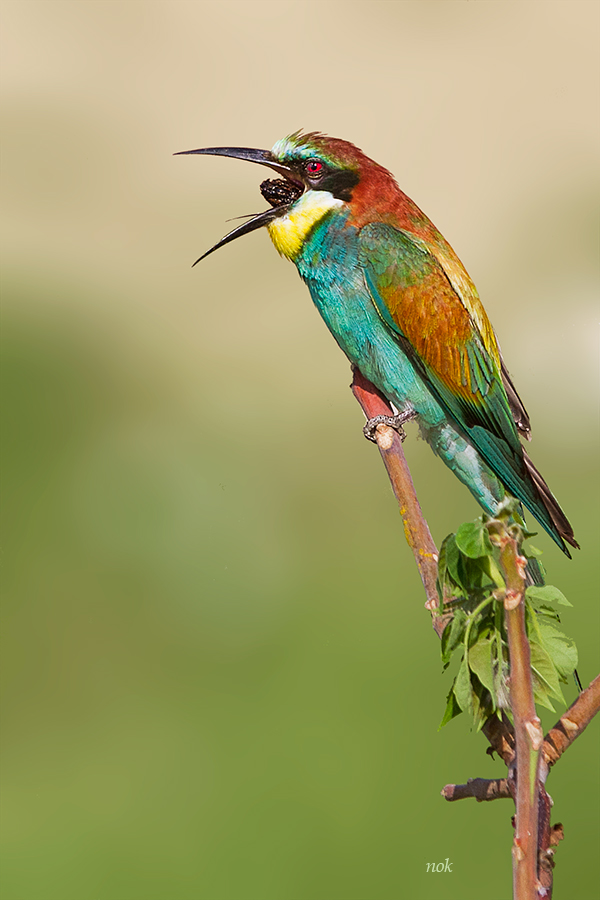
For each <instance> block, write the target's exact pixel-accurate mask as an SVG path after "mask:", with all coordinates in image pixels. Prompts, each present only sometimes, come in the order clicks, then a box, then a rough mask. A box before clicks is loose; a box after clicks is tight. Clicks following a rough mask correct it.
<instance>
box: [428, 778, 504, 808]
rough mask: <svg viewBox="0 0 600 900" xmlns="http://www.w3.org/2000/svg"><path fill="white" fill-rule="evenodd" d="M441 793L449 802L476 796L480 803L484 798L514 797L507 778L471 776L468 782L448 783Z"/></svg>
mask: <svg viewBox="0 0 600 900" xmlns="http://www.w3.org/2000/svg"><path fill="white" fill-rule="evenodd" d="M440 793H441V795H442V797H443V798H444V800H448V802H452V801H454V800H465V799H466V798H467V797H475V799H476V800H477V802H478V803H482V802H483V801H484V800H501V799H504V798H508V799H510V798H511V797H512V794H511V791H510V787H509V786H508V780H507V779H506V778H469V780H468V781H467V783H466V784H447V785H446V786H445V787H444V788H442V790H441V792H440Z"/></svg>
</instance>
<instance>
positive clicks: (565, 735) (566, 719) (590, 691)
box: [542, 675, 600, 769]
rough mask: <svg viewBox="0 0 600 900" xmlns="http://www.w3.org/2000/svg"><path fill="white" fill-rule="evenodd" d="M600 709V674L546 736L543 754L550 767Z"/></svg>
mask: <svg viewBox="0 0 600 900" xmlns="http://www.w3.org/2000/svg"><path fill="white" fill-rule="evenodd" d="M599 710H600V675H597V676H596V677H595V678H594V680H593V681H592V682H591V684H590V685H589V687H587V688H586V689H585V691H582V692H581V694H580V695H579V697H578V698H577V700H575V702H574V703H572V704H571V706H570V707H569V708H568V710H567V711H566V713H564V714H563V715H562V716H561V717H560V719H559V720H558V722H557V723H556V725H554V726H553V727H552V728H551V729H550V731H549V732H548V734H547V735H546V737H545V738H544V744H543V747H542V756H543V760H544V764H545V766H547V768H548V769H549V768H550V767H551V766H553V765H554V764H555V763H556V762H557V761H558V760H559V759H560V757H561V756H562V755H563V753H564V752H565V750H567V748H568V747H570V746H571V744H572V743H573V741H574V740H575V738H577V737H579V735H580V734H581V733H582V732H583V731H585V729H586V728H587V726H588V725H589V724H590V722H591V721H592V719H593V718H594V716H595V715H596V713H597V712H598V711H599Z"/></svg>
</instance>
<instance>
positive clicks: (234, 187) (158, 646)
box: [2, 0, 599, 900]
mask: <svg viewBox="0 0 600 900" xmlns="http://www.w3.org/2000/svg"><path fill="white" fill-rule="evenodd" d="M598 11H599V6H598V4H596V3H591V2H577V0H568V2H556V3H555V2H487V3H479V2H469V3H467V2H373V0H371V2H322V3H312V2H303V0H297V2H218V3H217V2H145V0H141V2H120V3H117V2H81V0H79V2H54V0H46V2H36V0H33V2H16V3H14V2H4V3H3V6H2V17H3V23H2V31H3V48H2V66H3V77H2V98H3V117H4V119H3V138H4V156H3V184H4V187H3V195H4V197H3V199H4V203H3V206H4V224H3V246H4V275H3V303H4V327H3V340H4V350H3V363H4V376H3V386H4V392H5V401H4V408H5V424H4V451H5V461H4V485H5V501H4V514H5V528H4V538H3V541H4V552H3V567H4V579H5V590H4V595H5V600H4V613H3V616H4V624H3V633H4V636H5V638H4V641H5V643H4V667H5V668H4V677H3V688H4V717H3V740H4V751H3V754H4V755H3V765H2V775H3V780H4V788H3V804H4V807H3V826H4V844H3V847H4V851H3V852H4V857H3V859H4V861H3V865H2V875H3V897H4V900H163V898H165V900H171V898H172V900H196V898H198V900H205V898H206V900H395V898H401V897H410V898H424V900H469V898H480V897H481V896H483V895H484V894H485V896H486V897H488V898H490V900H505V898H509V897H510V892H511V888H510V885H511V872H510V842H511V827H510V815H511V808H509V805H508V804H501V803H498V804H489V805H476V804H475V803H472V802H465V803H458V804H447V803H444V802H443V801H442V799H441V798H440V796H439V791H440V789H441V788H442V786H443V785H444V784H445V783H446V782H449V781H464V780H466V779H467V778H468V777H471V776H490V777H491V776H494V775H500V774H501V773H502V772H503V766H502V764H501V763H500V762H499V761H498V760H495V761H492V760H491V759H490V758H489V757H487V756H486V755H485V749H486V746H487V744H486V742H485V740H484V738H483V737H482V736H478V735H475V734H473V733H471V732H470V730H469V722H468V721H467V720H466V717H464V716H463V717H460V718H459V719H457V720H456V721H454V722H452V723H451V724H450V725H449V726H448V727H447V728H445V729H444V730H443V731H442V732H440V733H438V731H437V726H438V723H439V721H440V719H441V716H442V713H443V709H444V702H445V694H446V692H447V690H448V687H449V684H450V675H449V673H447V674H446V675H445V676H442V674H441V664H440V660H439V646H438V641H437V639H436V638H435V636H434V634H433V632H432V629H431V625H430V622H429V617H428V615H427V614H426V613H425V611H424V610H423V600H424V598H423V595H422V591H421V588H420V584H419V581H418V577H417V574H416V572H415V567H414V564H413V561H412V559H411V556H410V554H409V552H408V550H407V548H406V546H405V542H404V537H403V534H402V528H401V522H400V519H399V516H398V512H397V508H396V505H395V502H394V500H393V497H392V495H391V493H390V490H389V486H388V484H387V482H386V477H385V475H384V472H383V467H382V465H381V462H380V460H379V458H378V454H377V452H376V450H375V449H374V448H373V447H372V446H371V445H369V444H368V443H367V442H366V441H365V440H364V439H363V437H362V434H361V425H362V417H361V414H360V411H359V409H358V407H357V405H356V403H355V402H354V400H353V399H352V397H351V395H350V392H349V390H348V384H349V380H350V374H349V368H348V364H347V362H346V360H345V359H344V357H343V356H342V354H341V353H340V352H339V351H338V350H337V348H336V347H335V345H334V343H333V341H332V340H331V338H330V337H329V335H328V333H327V331H326V329H325V327H324V326H323V324H322V323H321V322H320V320H319V318H318V316H317V314H316V312H315V310H314V309H313V308H312V305H311V302H310V299H309V296H308V293H307V291H306V289H305V288H304V287H303V285H302V284H301V283H300V281H299V279H298V278H297V276H296V274H295V271H294V269H293V267H292V266H290V265H289V264H288V263H285V262H284V261H282V260H280V259H279V258H278V256H277V254H276V253H275V251H274V250H273V248H272V246H271V244H270V241H269V240H268V237H267V235H266V234H265V233H258V234H255V235H252V236H250V237H248V238H246V239H244V240H243V241H240V242H239V243H236V244H235V245H232V246H231V247H227V248H226V249H224V250H222V251H220V253H219V254H216V255H215V256H213V257H211V258H210V259H208V260H207V261H206V262H204V263H203V264H202V265H201V266H199V267H197V268H195V269H193V270H192V269H190V264H191V263H192V262H193V260H194V259H196V257H197V256H199V255H200V253H201V252H203V251H204V250H206V249H207V248H208V247H209V246H211V245H212V244H213V243H214V242H215V241H216V240H217V239H218V238H219V237H220V236H221V235H222V234H224V233H225V231H226V230H227V229H228V228H230V227H231V226H228V225H227V224H226V221H225V220H226V219H228V218H230V217H233V216H237V215H240V214H242V213H251V212H257V211H259V210H261V209H262V208H264V201H263V200H262V198H261V197H260V196H259V192H258V184H259V181H260V180H262V178H263V177H264V175H263V174H262V173H261V172H259V170H257V169H256V168H255V167H252V166H246V165H243V164H241V163H238V162H235V161H231V160H219V159H199V158H193V157H192V158H178V159H175V158H173V157H172V155H171V154H172V153H173V152H174V151H178V150H186V149H189V148H192V147H199V146H210V145H227V144H231V145H245V146H250V147H252V146H256V147H264V148H268V147H270V146H271V145H272V144H273V143H274V142H275V140H276V139H278V138H280V137H282V136H284V135H285V134H287V133H289V132H290V131H293V130H295V129H297V128H300V127H304V128H306V129H309V130H315V129H320V130H323V131H326V132H328V133H330V134H333V135H336V136H339V137H344V138H347V139H349V140H352V141H354V142H355V143H357V144H358V145H359V146H361V147H362V148H363V149H364V150H365V151H366V152H367V153H369V155H372V156H373V157H374V158H375V159H377V160H378V161H380V162H382V163H383V164H385V165H387V166H388V167H389V168H391V169H392V170H393V171H394V172H395V174H396V175H397V177H398V179H399V181H400V184H401V186H402V187H403V188H404V189H405V190H406V191H407V193H408V194H409V195H410V196H412V197H413V198H414V199H415V200H416V202H417V203H418V204H419V205H420V206H421V207H422V208H423V209H424V210H425V211H426V212H427V213H428V214H429V215H430V216H431V218H432V219H433V221H434V222H435V223H436V225H437V226H438V227H439V228H440V229H441V230H442V232H443V233H444V234H445V235H446V237H447V238H448V239H449V240H450V242H451V243H452V244H453V246H454V247H455V248H456V250H457V251H458V253H459V255H460V256H461V258H462V259H463V260H464V262H465V263H466V265H467V268H468V269H469V272H470V273H471V275H472V277H473V278H474V280H475V282H476V283H477V285H478V287H479V290H480V293H481V295H482V297H483V299H484V302H485V303H486V306H487V308H488V310H489V312H490V315H491V318H492V320H493V322H494V324H495V327H496V330H497V333H498V336H499V339H500V342H501V344H502V347H503V350H504V353H505V356H506V358H507V360H508V364H509V367H510V369H511V371H512V374H513V376H514V378H515V381H516V383H517V385H518V387H519V390H520V392H521V394H522V396H523V398H524V400H525V401H526V404H527V406H528V409H529V412H530V414H531V416H532V419H533V423H534V441H533V444H532V448H531V452H532V455H533V458H534V460H535V462H536V464H537V465H539V467H540V468H541V470H542V472H543V473H544V474H545V476H546V477H547V479H548V481H549V483H550V484H551V486H552V487H553V489H554V491H555V493H556V494H557V496H558V497H559V498H560V500H561V502H562V503H563V505H564V507H565V509H566V511H567V512H568V514H569V516H570V518H571V520H572V522H573V524H574V526H575V531H576V534H577V536H578V538H579V540H580V542H581V545H582V551H581V553H577V554H576V556H575V559H574V561H573V562H569V561H568V560H566V559H565V558H563V557H562V555H561V554H560V553H559V552H558V551H557V550H556V548H555V547H554V546H553V545H552V544H551V542H550V541H549V540H548V539H546V537H545V536H542V537H540V538H539V544H540V546H542V547H543V548H544V549H545V550H546V551H547V552H546V556H545V562H546V566H547V568H548V571H549V578H550V580H551V581H553V582H554V583H556V584H558V585H559V586H560V587H561V589H562V590H563V591H564V592H565V593H566V594H567V595H568V596H569V598H570V599H571V601H572V602H573V604H574V609H573V610H567V611H566V612H565V615H564V617H563V622H564V627H565V630H566V631H567V633H569V634H570V635H572V636H573V637H574V638H575V639H576V641H577V643H578V646H579V650H580V657H581V662H580V667H579V670H580V673H581V677H582V679H583V681H584V682H585V683H586V684H587V683H588V682H589V681H590V679H591V678H592V677H594V676H595V675H596V674H597V672H598V668H599V658H598V634H599V629H598V612H597V593H598V591H597V578H598V573H597V546H598V533H597V532H598V508H597V501H598V490H597V488H598V469H597V464H596V455H597V449H598V445H597V412H596V410H597V399H598V398H597V378H596V366H595V362H594V360H595V355H596V347H595V340H594V338H593V337H592V335H593V334H594V331H595V326H596V320H597V304H596V293H595V292H596V288H597V270H596V243H595V242H596V218H595V208H596V202H597V195H598V190H597V188H598V180H597V154H598V149H599V133H598V132H599V129H598V78H597V76H598V66H597V61H596V60H597V40H598V33H599V27H598ZM405 446H406V449H407V453H408V455H409V459H410V462H411V466H412V468H413V472H414V476H415V480H416V484H417V488H418V491H419V494H420V496H421V498H422V502H423V506H424V509H425V512H426V515H427V517H428V519H429V522H430V525H431V527H432V530H433V532H434V536H435V537H436V540H437V541H438V542H439V541H441V539H442V538H443V537H444V535H445V534H447V533H448V532H449V531H452V530H455V529H456V527H457V526H458V525H459V524H460V523H461V522H463V521H464V520H467V519H471V518H474V517H475V516H476V515H477V514H478V513H477V508H476V506H475V503H474V501H473V500H472V499H471V497H470V495H469V494H468V493H467V491H466V490H464V489H463V488H462V487H461V486H460V485H459V484H458V483H457V482H455V481H454V480H453V478H452V477H451V476H450V475H449V474H448V473H447V472H446V471H445V469H444V467H443V466H442V465H441V463H439V462H438V461H436V460H435V458H434V457H433V456H432V454H431V452H430V451H429V449H428V448H427V447H426V445H424V444H422V443H420V442H417V440H416V433H415V429H414V428H413V429H411V430H410V435H409V440H408V441H407V443H406V445H405ZM565 693H566V697H567V700H568V702H571V701H572V700H573V699H574V696H575V692H574V689H573V687H572V686H571V685H569V686H568V688H567V689H566V692H565ZM553 718H555V716H552V715H549V716H546V717H545V723H546V724H549V723H550V722H551V721H552V720H553ZM597 726H598V723H597V722H596V723H594V724H593V725H592V726H591V727H590V728H589V730H588V732H587V733H586V735H585V736H584V737H583V738H582V739H581V740H580V741H578V742H576V744H575V745H574V746H573V747H572V749H570V750H569V752H568V754H567V755H566V756H565V758H564V760H562V762H561V763H560V765H559V766H557V767H556V770H555V771H554V772H553V773H552V775H551V779H550V783H549V788H550V791H551V793H552V795H553V797H554V800H555V820H559V821H562V822H563V823H564V825H565V833H566V839H565V841H564V842H563V844H562V845H561V847H560V848H559V850H558V853H557V869H556V894H555V896H556V897H557V898H569V900H580V898H591V897H593V896H595V895H596V890H597V878H598V872H597V841H598V836H599V813H598V809H599V802H598V801H599V790H598V771H597V760H598V752H599V747H598V727H597ZM446 858H448V859H449V860H450V862H451V863H452V874H449V873H444V874H441V873H440V874H435V875H432V874H431V873H429V874H427V873H426V864H427V863H428V862H439V861H442V860H445V859H446Z"/></svg>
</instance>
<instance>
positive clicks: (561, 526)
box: [523, 450, 579, 550]
mask: <svg viewBox="0 0 600 900" xmlns="http://www.w3.org/2000/svg"><path fill="white" fill-rule="evenodd" d="M523 460H524V462H525V466H526V467H527V471H528V473H529V475H530V477H531V480H532V481H533V483H534V485H535V487H536V489H537V491H538V493H539V495H540V499H541V501H542V503H543V504H544V506H545V507H546V510H547V511H548V515H549V516H550V518H551V519H552V522H553V524H554V527H555V528H556V530H557V532H558V533H559V535H560V536H561V538H563V540H565V541H566V542H567V544H570V545H571V547H577V549H578V550H579V544H578V543H577V541H576V540H575V535H574V534H573V529H572V527H571V524H570V522H569V520H568V519H567V517H566V516H565V514H564V512H563V511H562V509H561V508H560V506H559V505H558V501H557V500H556V498H555V497H554V495H553V494H552V492H551V491H550V488H549V487H548V485H547V484H546V482H545V481H544V479H543V478H542V476H541V475H540V473H539V472H538V470H537V469H536V467H535V466H534V464H533V463H532V462H531V459H530V458H529V456H528V454H527V452H526V451H525V450H523Z"/></svg>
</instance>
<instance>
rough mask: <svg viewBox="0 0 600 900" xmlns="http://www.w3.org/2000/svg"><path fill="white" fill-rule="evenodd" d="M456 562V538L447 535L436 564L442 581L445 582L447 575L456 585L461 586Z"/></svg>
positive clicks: (457, 556) (457, 557)
mask: <svg viewBox="0 0 600 900" xmlns="http://www.w3.org/2000/svg"><path fill="white" fill-rule="evenodd" d="M458 560H459V552H458V547H457V546H456V536H455V535H453V534H449V535H448V537H447V538H445V540H444V542H443V544H442V547H441V550H440V558H439V563H438V571H439V572H440V575H442V577H443V579H444V581H445V580H447V576H448V575H449V576H450V578H451V579H452V580H453V581H454V582H455V583H456V584H458V585H460V584H461V581H460V575H459V572H458Z"/></svg>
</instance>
